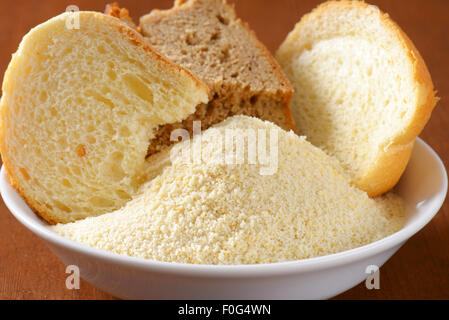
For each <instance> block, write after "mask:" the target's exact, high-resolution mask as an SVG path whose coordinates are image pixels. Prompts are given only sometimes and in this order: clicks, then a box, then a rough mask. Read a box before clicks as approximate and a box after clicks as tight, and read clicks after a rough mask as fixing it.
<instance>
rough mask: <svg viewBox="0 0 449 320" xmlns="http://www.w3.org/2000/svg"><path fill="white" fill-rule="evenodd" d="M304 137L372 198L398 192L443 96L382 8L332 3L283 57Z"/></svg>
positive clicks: (302, 27)
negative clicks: (414, 149)
mask: <svg viewBox="0 0 449 320" xmlns="http://www.w3.org/2000/svg"><path fill="white" fill-rule="evenodd" d="M276 58H277V60H278V61H279V63H280V65H281V67H282V68H283V70H284V72H285V74H286V75H287V77H288V78H289V80H290V81H291V83H292V86H293V88H294V94H293V97H292V113H293V117H294V119H295V123H296V126H297V129H298V133H299V134H302V135H306V136H307V138H308V139H309V141H310V142H312V143H313V144H314V145H316V146H318V147H321V148H323V149H324V150H326V151H327V152H329V153H330V154H331V155H333V156H335V157H337V158H338V160H340V161H341V163H342V165H343V167H344V168H345V169H346V170H347V171H348V172H349V173H350V175H351V177H352V178H353V181H354V183H355V184H356V185H358V186H359V187H360V188H362V189H363V190H365V191H367V192H368V193H369V194H370V195H371V196H376V195H379V194H382V193H383V192H385V191H387V190H389V189H390V188H392V187H393V186H394V185H395V184H396V182H397V181H398V180H399V178H400V176H401V174H402V172H403V170H404V169H405V167H406V165H407V162H408V159H409V156H410V153H411V150H412V147H413V142H414V140H415V138H416V136H417V135H418V134H419V133H420V131H421V130H422V128H423V127H424V125H425V124H426V122H427V120H428V119H429V117H430V113H431V111H432V109H433V107H434V106H435V103H436V101H437V99H436V98H435V96H434V94H435V93H434V89H433V84H432V81H431V79H430V75H429V73H428V71H427V68H426V66H425V64H424V61H423V60H422V58H421V56H420V55H419V52H418V51H417V50H416V48H415V47H414V46H413V44H412V43H411V41H410V40H409V39H408V38H407V36H406V35H405V34H404V33H403V32H402V30H401V29H400V28H399V27H398V26H397V25H396V24H395V23H394V22H393V21H392V20H391V19H390V18H389V17H388V15H386V14H384V13H382V12H381V11H380V10H379V9H378V8H377V7H376V6H371V5H368V4H366V3H364V2H361V1H329V2H326V3H324V4H322V5H320V6H319V7H318V8H317V9H315V10H314V11H312V12H311V13H310V14H308V15H305V16H304V17H303V18H302V19H301V21H300V22H299V23H298V24H297V25H296V27H295V28H294V30H293V31H292V32H291V33H290V34H289V35H288V36H287V38H286V40H285V41H284V43H283V44H282V45H281V46H280V48H279V50H278V52H277V55H276Z"/></svg>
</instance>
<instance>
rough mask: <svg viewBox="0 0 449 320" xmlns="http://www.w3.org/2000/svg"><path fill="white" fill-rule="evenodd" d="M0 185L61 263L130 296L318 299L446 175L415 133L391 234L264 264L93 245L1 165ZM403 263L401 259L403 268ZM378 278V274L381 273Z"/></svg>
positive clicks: (349, 276)
mask: <svg viewBox="0 0 449 320" xmlns="http://www.w3.org/2000/svg"><path fill="white" fill-rule="evenodd" d="M0 191H1V194H2V197H3V200H4V202H5V203H6V205H7V206H8V208H9V210H10V211H11V212H12V214H13V215H14V216H15V217H16V218H17V220H19V221H20V222H21V223H22V224H23V225H24V226H26V227H27V228H28V229H30V230H31V231H32V232H34V233H35V234H36V235H38V236H39V237H41V238H42V239H44V240H45V241H46V242H47V244H48V246H49V247H50V248H51V250H52V251H53V252H54V253H55V254H56V255H57V256H58V257H59V258H60V259H61V260H62V261H63V262H64V263H65V264H67V265H77V266H78V267H79V268H80V273H81V276H82V277H83V278H84V279H85V280H87V281H88V282H90V283H92V284H93V285H94V286H97V287H98V288H101V289H102V290H104V291H106V292H109V293H110V294H112V295H114V296H116V297H120V298H133V299H323V298H330V297H333V296H335V295H337V294H339V293H341V292H344V291H346V290H348V289H349V288H352V287H353V286H355V285H357V284H358V283H360V282H361V281H363V280H364V279H365V278H366V277H367V274H366V273H365V271H366V268H367V266H368V265H377V266H379V267H380V266H382V265H383V264H384V263H385V261H387V260H388V259H389V258H390V257H391V256H392V255H393V254H394V253H395V252H396V251H397V250H398V249H399V248H400V247H401V246H402V245H403V244H404V243H405V241H407V240H408V239H409V238H410V237H411V236H413V235H414V234H415V233H416V232H418V231H419V230H420V229H421V228H423V227H424V226H425V225H426V224H427V223H428V222H429V221H430V220H431V219H432V218H433V217H434V215H435V214H436V213H437V212H438V210H439V209H440V207H441V205H442V204H443V201H444V198H445V197H446V192H447V175H446V170H445V168H444V165H443V163H442V162H441V160H440V159H439V158H438V156H437V154H436V153H435V152H434V151H433V150H432V149H431V148H430V147H429V146H428V145H427V144H426V143H424V142H423V141H422V140H420V139H418V140H417V141H416V145H415V148H414V151H413V155H412V158H411V160H410V162H409V165H408V167H407V170H406V171H405V173H404V175H403V177H402V178H401V181H400V183H399V184H398V186H397V187H396V192H398V193H399V194H400V195H401V196H402V197H403V198H404V199H405V200H406V203H407V207H408V208H407V212H406V214H407V223H406V225H405V226H404V228H402V229H401V230H400V231H398V232H396V233H395V234H393V235H391V236H389V237H387V238H384V239H382V240H379V241H376V242H374V243H371V244H368V245H366V246H363V247H359V248H356V249H352V250H348V251H345V252H341V253H337V254H332V255H328V256H323V257H318V258H312V259H306V260H300V261H292V262H283V263H273V264H264V265H239V266H213V265H190V264H180V263H166V262H158V261H151V260H144V259H138V258H131V257H127V256H120V255H118V254H114V253H110V252H106V251H102V250H98V249H93V248H90V247H87V246H85V245H82V244H79V243H76V242H74V241H71V240H68V239H66V238H63V237H61V236H59V235H57V234H56V233H53V232H52V231H50V230H49V229H48V228H46V227H45V226H46V223H45V222H44V221H42V220H41V219H39V218H38V217H37V216H36V215H35V214H34V213H33V212H32V211H31V209H30V208H29V207H28V206H27V205H26V204H25V202H24V201H23V200H22V199H21V198H20V196H19V195H18V194H17V193H16V192H15V191H14V189H13V188H12V187H11V186H10V184H9V180H8V177H7V175H6V174H5V171H4V169H3V168H2V170H1V177H0ZM406 268H407V266H404V269H406ZM381 279H382V278H381Z"/></svg>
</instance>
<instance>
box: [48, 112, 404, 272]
mask: <svg viewBox="0 0 449 320" xmlns="http://www.w3.org/2000/svg"><path fill="white" fill-rule="evenodd" d="M248 128H252V129H255V130H259V129H263V130H264V132H265V131H268V133H267V136H268V135H269V134H272V131H270V130H275V131H276V132H277V133H278V168H277V171H276V173H275V174H273V175H261V174H260V168H261V166H262V165H260V164H248V163H247V161H245V162H244V163H243V164H233V165H229V164H225V163H223V161H221V160H220V159H221V157H222V151H223V148H222V147H221V146H222V145H221V143H219V141H218V139H222V138H223V137H224V135H225V132H226V130H229V129H248ZM267 140H268V139H267ZM192 141H193V143H192V145H191V148H197V147H198V145H199V144H201V148H202V149H201V151H202V156H203V158H202V159H203V161H201V163H186V162H185V161H184V160H183V159H184V158H182V157H181V156H178V157H172V158H173V161H172V162H170V161H169V160H167V159H168V158H169V157H170V150H166V151H164V152H163V153H161V154H158V155H157V157H158V159H155V161H154V163H155V164H160V167H159V168H156V167H158V166H157V165H155V166H154V167H155V171H159V172H162V173H161V174H160V175H158V176H157V177H156V178H154V179H153V180H151V181H150V182H148V183H147V184H146V185H145V186H144V187H143V190H142V194H141V195H139V196H137V197H136V198H134V199H133V200H132V201H131V202H129V203H128V204H127V205H126V206H125V207H123V208H122V209H120V210H117V211H115V212H112V213H108V214H104V215H102V216H99V217H93V218H87V219H85V220H82V221H77V222H74V223H69V224H58V225H56V226H52V227H50V228H51V229H52V230H53V231H55V232H57V233H59V234H60V235H62V236H65V237H68V238H70V239H73V240H75V241H78V242H81V243H84V244H86V245H89V246H92V247H96V248H99V249H103V250H108V251H112V252H115V253H118V254H122V255H129V256H134V257H140V258H147V259H154V260H159V261H167V262H182V263H194V264H228V265H229V264H257V263H271V262H281V261H291V260H298V259H304V258H310V257H316V256H323V255H327V254H331V253H336V252H340V251H344V250H348V249H351V248H355V247H359V246H362V245H365V244H368V243H370V242H373V241H376V240H379V239H381V238H383V237H385V236H388V235H390V234H392V233H394V232H396V231H397V230H399V229H400V228H401V227H402V225H403V217H404V215H403V211H404V209H403V203H402V200H401V199H400V198H399V197H397V196H395V195H394V194H391V193H390V194H388V195H386V196H384V197H382V198H378V199H371V198H369V197H368V196H367V194H366V193H365V192H363V191H361V190H359V189H357V188H356V187H354V186H352V185H351V183H350V179H349V177H348V176H347V175H346V174H345V173H344V171H343V169H342V168H341V165H340V164H339V163H338V162H337V161H336V160H335V159H334V158H331V157H329V156H327V155H326V154H325V153H324V152H323V151H321V150H320V149H318V148H316V147H314V146H313V145H311V144H310V143H309V142H307V140H306V139H305V138H304V137H299V136H297V135H295V134H294V133H293V132H286V131H284V130H282V129H281V128H279V127H277V126H276V125H274V124H272V123H269V122H263V121H261V120H258V119H256V118H250V117H246V116H235V117H233V118H229V119H227V120H225V121H224V122H222V123H220V124H218V125H216V126H215V127H212V128H210V129H208V130H206V131H205V132H204V133H203V135H202V139H201V140H200V138H199V137H198V136H196V137H195V138H194V139H193V140H192ZM183 144H185V142H183V143H180V144H178V145H177V147H178V148H182V147H183ZM196 150H198V149H196ZM247 156H248V154H246V157H245V159H246V158H247ZM164 159H165V160H167V161H164ZM150 160H151V159H150ZM206 160H207V161H206ZM211 160H214V161H211Z"/></svg>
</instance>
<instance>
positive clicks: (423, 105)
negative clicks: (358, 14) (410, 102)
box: [294, 0, 439, 197]
mask: <svg viewBox="0 0 449 320" xmlns="http://www.w3.org/2000/svg"><path fill="white" fill-rule="evenodd" d="M369 7H371V5H370V4H367V3H365V2H362V1H357V0H354V1H351V0H343V1H328V2H325V3H323V4H321V5H319V6H318V7H317V8H315V9H314V10H313V11H312V12H311V13H309V14H307V15H305V16H304V17H303V18H302V19H301V20H300V22H299V23H298V25H297V26H296V27H295V29H294V30H300V29H301V26H302V25H305V24H307V23H308V22H309V21H310V20H312V19H314V18H315V17H317V16H320V15H321V14H323V13H324V12H325V11H327V10H342V11H345V10H354V9H355V10H364V9H367V8H369ZM374 12H377V14H378V15H379V21H380V23H381V24H382V25H383V26H384V27H385V28H386V29H388V30H390V31H391V32H392V34H393V35H394V36H395V37H396V39H397V42H398V43H399V44H400V45H401V47H402V49H403V50H404V52H406V54H407V56H408V58H409V59H410V62H411V64H412V66H413V73H414V77H415V81H416V83H418V84H419V86H418V105H417V106H416V108H415V110H414V114H413V116H412V117H411V120H410V121H409V123H408V124H407V125H405V126H404V128H403V130H401V133H400V134H399V135H397V136H396V137H394V138H392V139H391V140H390V141H389V142H387V143H385V145H382V146H380V147H379V150H378V154H377V157H376V160H375V161H374V162H373V164H372V165H371V166H370V168H369V169H368V170H367V171H366V172H365V173H364V174H363V175H361V176H360V177H359V178H358V179H356V180H355V181H354V184H355V185H356V186H357V187H359V188H361V189H362V190H364V191H366V192H367V193H368V195H369V196H370V197H376V196H379V195H382V194H384V193H385V192H387V191H389V190H390V189H391V188H393V187H394V186H395V185H396V183H397V182H398V181H399V179H400V177H401V176H402V174H403V172H404V170H405V168H406V167H407V163H408V161H409V159H410V156H411V152H412V149H413V144H414V141H415V139H416V137H417V136H418V135H419V134H420V133H421V131H422V130H423V129H424V126H425V125H426V123H427V122H428V120H429V118H430V115H431V113H432V110H433V108H434V107H435V105H436V103H437V101H438V100H439V99H438V98H437V97H436V96H435V94H436V92H435V90H434V85H433V82H432V78H431V76H430V73H429V70H428V69H427V66H426V64H425V62H424V60H423V58H422V56H421V54H420V53H419V51H418V49H417V48H416V47H415V45H414V44H413V43H412V41H411V40H410V39H409V37H408V36H407V35H406V34H405V32H404V31H403V30H402V29H401V28H400V27H399V26H398V25H397V24H396V23H395V22H394V21H393V20H392V19H391V18H390V16H389V15H388V14H387V13H384V12H382V11H381V10H380V9H379V10H378V11H377V10H376V11H374Z"/></svg>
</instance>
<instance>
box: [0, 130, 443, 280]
mask: <svg viewBox="0 0 449 320" xmlns="http://www.w3.org/2000/svg"><path fill="white" fill-rule="evenodd" d="M416 143H417V144H420V145H421V146H422V147H424V149H425V150H426V151H427V152H429V153H430V154H431V156H432V157H433V158H434V159H435V160H436V161H437V163H438V164H439V170H440V172H441V176H442V177H443V188H442V189H441V190H440V191H439V192H438V194H439V195H440V196H439V198H440V201H438V202H436V203H434V204H433V205H432V207H431V208H429V209H428V210H427V212H426V213H427V214H425V215H422V216H420V217H418V218H417V219H415V220H414V221H413V222H412V223H409V224H407V225H406V226H404V227H403V228H402V229H400V230H399V231H397V232H395V233H393V234H391V235H389V236H387V237H385V238H382V239H380V240H377V241H375V242H372V243H369V244H366V245H364V246H361V247H357V248H353V249H350V250H346V251H342V252H338V253H333V254H329V255H325V256H319V257H313V258H308V259H302V260H295V261H286V262H275V263H266V264H242V265H210V264H188V263H178V262H163V261H156V260H151V259H144V258H137V257H130V256H126V255H120V254H117V253H114V252H109V251H105V250H101V249H97V248H93V247H89V246H87V245H85V244H82V243H78V242H75V241H73V240H70V239H68V238H65V237H63V236H61V235H58V234H57V233H55V232H53V231H51V230H50V229H48V228H47V227H46V226H44V225H40V224H38V223H36V222H35V221H33V219H32V218H30V217H28V216H27V213H25V212H24V211H22V210H21V209H20V206H19V203H18V202H16V201H15V200H14V199H12V198H11V197H10V196H9V194H11V192H15V190H14V189H13V188H12V186H11V185H10V183H9V179H8V178H7V173H6V171H5V168H4V166H3V165H2V168H1V172H0V193H1V195H2V198H3V201H4V203H5V205H6V206H7V208H8V209H9V211H10V212H11V213H12V214H13V216H14V217H15V218H16V219H17V220H19V222H20V223H22V224H23V225H24V226H25V227H26V228H27V229H29V230H30V231H32V232H33V233H34V234H36V235H37V236H39V237H40V238H42V239H44V240H45V241H47V242H49V243H50V244H53V245H55V246H58V247H62V248H64V249H67V250H70V251H72V252H74V253H76V254H81V255H84V256H88V257H90V258H95V259H101V260H103V261H105V262H108V263H111V264H114V265H118V266H122V267H132V268H137V269H139V270H147V271H152V272H160V273H166V274H178V275H180V274H183V275H186V276H196V277H211V276H212V277H225V278H230V277H232V278H235V277H259V276H270V275H281V274H282V275H287V274H292V273H299V272H309V271H316V270H321V269H326V268H329V267H336V266H341V265H344V264H348V263H351V262H354V261H357V260H362V259H364V258H367V257H370V256H375V255H377V254H379V253H381V252H384V251H387V250H389V249H391V248H393V247H396V246H401V245H402V244H403V243H404V242H405V241H406V240H408V239H409V238H410V237H412V236H413V235H414V234H415V233H417V232H418V231H420V230H421V229H422V228H423V227H424V226H425V225H426V224H427V223H428V222H429V221H430V220H432V218H433V217H434V216H435V215H436V214H437V213H438V211H439V210H440V208H441V207H442V205H443V203H444V200H445V198H446V194H447V190H448V178H447V173H446V169H445V167H444V164H443V162H442V160H441V159H440V158H439V156H438V155H437V153H436V152H435V151H434V150H433V149H432V148H431V147H430V146H429V145H428V144H427V143H425V142H424V141H423V140H422V139H420V138H417V140H416ZM19 198H20V199H22V198H21V197H20V196H19Z"/></svg>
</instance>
